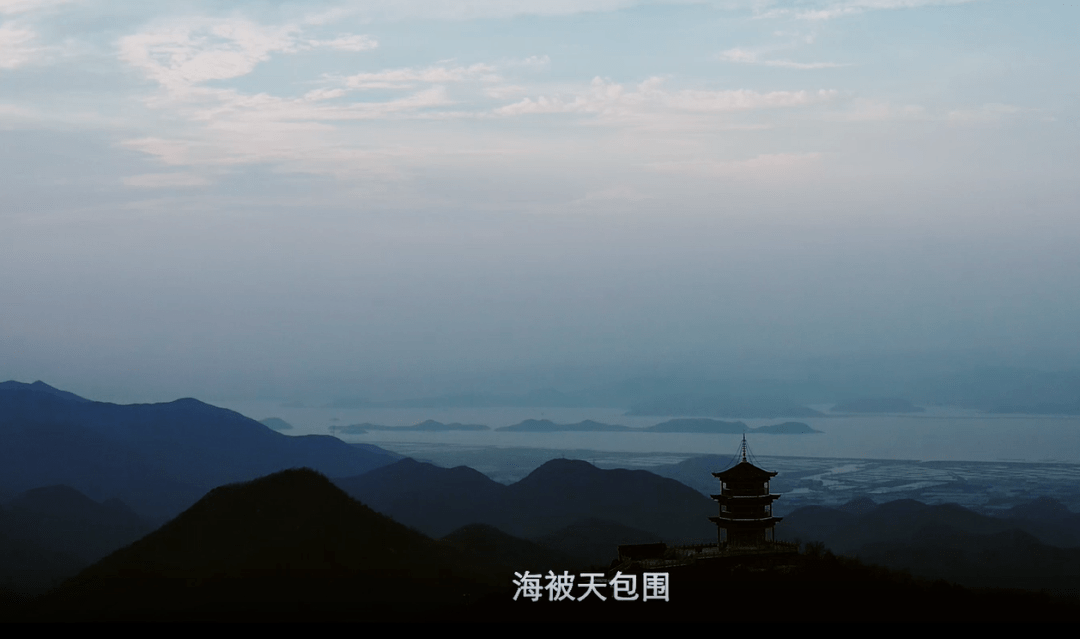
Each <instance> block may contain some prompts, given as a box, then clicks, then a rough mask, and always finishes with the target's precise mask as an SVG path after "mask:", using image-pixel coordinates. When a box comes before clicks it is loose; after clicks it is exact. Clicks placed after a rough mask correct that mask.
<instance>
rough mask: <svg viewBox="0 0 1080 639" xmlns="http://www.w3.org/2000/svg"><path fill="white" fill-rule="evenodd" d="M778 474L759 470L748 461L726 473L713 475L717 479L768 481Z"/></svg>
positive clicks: (740, 463) (736, 465) (729, 469)
mask: <svg viewBox="0 0 1080 639" xmlns="http://www.w3.org/2000/svg"><path fill="white" fill-rule="evenodd" d="M777 474H778V473H776V472H770V471H767V470H764V469H762V468H758V467H757V466H755V465H753V464H751V463H750V462H748V461H741V462H739V463H738V464H735V465H734V466H732V467H731V468H728V469H727V470H725V471H721V472H719V473H713V477H716V478H717V479H758V478H760V479H768V478H769V477H776V475H777Z"/></svg>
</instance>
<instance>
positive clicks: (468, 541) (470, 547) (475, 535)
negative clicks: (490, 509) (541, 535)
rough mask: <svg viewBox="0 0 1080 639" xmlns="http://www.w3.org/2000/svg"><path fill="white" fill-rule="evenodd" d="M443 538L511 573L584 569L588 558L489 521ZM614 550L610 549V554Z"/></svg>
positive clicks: (458, 530)
mask: <svg viewBox="0 0 1080 639" xmlns="http://www.w3.org/2000/svg"><path fill="white" fill-rule="evenodd" d="M442 541H443V542H445V543H447V544H449V545H451V546H453V547H454V548H457V549H459V550H461V551H462V552H464V553H467V554H469V555H470V556H472V557H475V558H477V560H478V561H485V562H488V563H490V565H491V566H492V567H493V568H494V567H498V568H499V569H501V571H502V572H503V574H506V575H510V574H513V573H514V572H521V571H522V570H531V571H532V572H540V571H547V570H553V571H562V570H571V571H575V570H579V569H582V568H585V567H586V566H587V564H588V561H587V560H584V559H582V558H581V557H578V556H576V555H573V554H568V553H566V552H561V551H559V550H558V549H556V547H555V546H548V545H541V544H539V543H536V542H532V541H528V540H525V539H519V538H518V537H513V536H511V535H508V534H506V533H504V532H503V531H501V530H499V529H498V528H495V527H494V526H489V525H487V524H469V525H468V526H462V527H461V528H458V529H457V530H455V531H454V532H452V533H450V534H449V535H446V536H445V537H443V538H442ZM611 554H612V553H611V552H610V549H609V552H608V555H611Z"/></svg>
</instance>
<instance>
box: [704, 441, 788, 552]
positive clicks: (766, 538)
mask: <svg viewBox="0 0 1080 639" xmlns="http://www.w3.org/2000/svg"><path fill="white" fill-rule="evenodd" d="M739 452H740V456H741V459H740V461H739V463H737V464H735V465H734V466H732V467H731V468H729V469H727V470H725V471H723V472H719V473H713V477H716V478H717V479H719V480H720V494H719V495H712V498H713V499H715V500H716V501H717V502H719V504H720V514H719V515H718V516H716V517H709V521H711V522H713V523H715V524H716V527H717V539H718V541H719V546H720V547H721V548H725V547H729V548H730V547H737V546H766V545H770V544H772V543H773V542H775V540H776V531H775V528H774V527H775V526H776V524H777V522H779V521H780V519H781V518H780V517H773V516H772V503H773V501H775V500H776V499H779V498H780V495H773V494H770V493H769V480H770V479H772V478H773V477H776V475H777V473H775V472H769V471H767V470H763V469H761V468H758V467H757V466H755V465H753V464H751V463H750V462H749V461H748V460H747V458H746V455H747V446H746V435H743V440H742V447H741V448H740V451H739Z"/></svg>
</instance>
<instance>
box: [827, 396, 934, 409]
mask: <svg viewBox="0 0 1080 639" xmlns="http://www.w3.org/2000/svg"><path fill="white" fill-rule="evenodd" d="M829 411H830V412H833V413H922V412H925V411H926V409H925V408H921V407H919V406H916V405H914V404H912V403H911V402H909V401H908V400H906V399H901V398H899V397H864V398H861V399H853V400H851V401H847V402H841V403H839V404H836V405H835V406H833V407H832V408H830V409H829Z"/></svg>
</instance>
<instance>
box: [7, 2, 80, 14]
mask: <svg viewBox="0 0 1080 639" xmlns="http://www.w3.org/2000/svg"><path fill="white" fill-rule="evenodd" d="M75 1H76V0H0V14H2V15H13V14H17V13H30V12H32V11H37V10H39V9H48V8H50V7H54V6H56V5H60V4H69V3H71V2H75Z"/></svg>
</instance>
